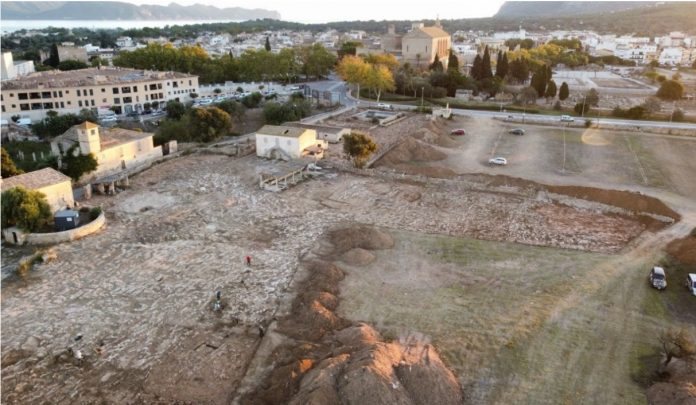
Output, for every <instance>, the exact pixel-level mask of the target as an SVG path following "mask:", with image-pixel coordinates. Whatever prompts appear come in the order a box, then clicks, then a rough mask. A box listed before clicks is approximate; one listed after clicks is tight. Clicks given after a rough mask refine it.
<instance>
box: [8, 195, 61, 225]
mask: <svg viewBox="0 0 696 405" xmlns="http://www.w3.org/2000/svg"><path fill="white" fill-rule="evenodd" d="M52 220H53V213H52V212H51V207H50V206H49V205H48V202H46V196H45V195H44V194H43V193H41V192H39V191H34V190H27V189H26V188H24V187H22V186H18V187H13V188H10V189H8V190H5V191H3V192H2V228H7V227H10V226H17V227H19V228H21V229H24V230H27V231H29V232H36V231H38V230H40V229H41V228H43V227H44V226H46V225H47V224H48V223H50V222H51V221H52Z"/></svg>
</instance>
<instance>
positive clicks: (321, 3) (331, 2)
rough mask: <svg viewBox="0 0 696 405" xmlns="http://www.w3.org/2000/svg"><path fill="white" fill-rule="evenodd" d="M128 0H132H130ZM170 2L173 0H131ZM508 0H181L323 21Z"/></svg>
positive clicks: (448, 13) (458, 11)
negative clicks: (264, 10)
mask: <svg viewBox="0 0 696 405" xmlns="http://www.w3.org/2000/svg"><path fill="white" fill-rule="evenodd" d="M127 1H128V0H127ZM128 2H129V3H133V4H157V5H167V4H169V3H171V2H172V1H171V0H147V1H132V0H131V1H128ZM503 2H504V0H478V1H475V2H474V1H465V0H459V1H452V0H350V1H347V0H338V1H336V0H235V1H220V0H180V1H176V3H178V4H181V5H185V6H189V5H193V4H206V5H212V6H216V7H244V8H264V9H268V10H275V11H278V12H279V13H280V15H281V18H282V19H283V20H286V21H297V22H303V23H320V22H331V21H350V20H378V21H379V20H421V19H435V18H436V17H437V16H438V15H439V16H440V18H441V19H454V18H479V17H490V16H492V15H493V14H495V13H496V12H497V11H498V9H499V8H500V6H501V5H502V4H503Z"/></svg>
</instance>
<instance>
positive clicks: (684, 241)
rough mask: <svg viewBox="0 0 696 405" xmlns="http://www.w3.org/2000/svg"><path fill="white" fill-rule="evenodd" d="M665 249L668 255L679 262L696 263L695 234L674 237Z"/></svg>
mask: <svg viewBox="0 0 696 405" xmlns="http://www.w3.org/2000/svg"><path fill="white" fill-rule="evenodd" d="M693 233H694V232H692V234H693ZM666 250H667V253H668V254H669V255H670V256H672V257H674V258H675V259H677V260H678V261H679V262H681V263H683V264H694V265H696V236H686V237H684V238H681V239H675V240H673V241H671V242H670V243H669V244H668V245H667V249H666Z"/></svg>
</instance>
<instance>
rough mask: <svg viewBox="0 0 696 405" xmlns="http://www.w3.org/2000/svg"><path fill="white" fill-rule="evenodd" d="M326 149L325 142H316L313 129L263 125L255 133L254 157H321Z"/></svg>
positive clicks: (284, 158) (286, 158)
mask: <svg viewBox="0 0 696 405" xmlns="http://www.w3.org/2000/svg"><path fill="white" fill-rule="evenodd" d="M327 148H328V144H327V142H326V141H325V140H318V139H317V131H316V130H314V129H308V128H296V127H291V126H276V125H264V126H263V127H262V128H261V129H259V130H258V131H256V156H259V157H265V158H270V159H283V160H290V159H299V158H301V157H304V156H316V157H322V156H323V153H324V151H325V150H326V149H327Z"/></svg>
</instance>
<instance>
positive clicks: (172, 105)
mask: <svg viewBox="0 0 696 405" xmlns="http://www.w3.org/2000/svg"><path fill="white" fill-rule="evenodd" d="M185 113H186V107H185V106H184V105H183V104H181V103H180V102H178V101H176V100H171V101H168V102H167V118H169V119H172V120H178V119H180V118H181V117H182V116H183V115H184V114H185Z"/></svg>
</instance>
